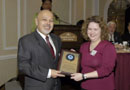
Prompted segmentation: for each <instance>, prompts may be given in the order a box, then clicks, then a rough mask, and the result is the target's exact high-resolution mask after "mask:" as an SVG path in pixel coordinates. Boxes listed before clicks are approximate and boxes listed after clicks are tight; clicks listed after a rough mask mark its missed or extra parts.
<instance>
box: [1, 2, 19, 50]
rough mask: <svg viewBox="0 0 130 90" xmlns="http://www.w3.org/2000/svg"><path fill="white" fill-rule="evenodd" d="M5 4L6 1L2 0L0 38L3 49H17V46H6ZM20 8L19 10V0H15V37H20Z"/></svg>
mask: <svg viewBox="0 0 130 90" xmlns="http://www.w3.org/2000/svg"><path fill="white" fill-rule="evenodd" d="M5 6H6V3H5V0H2V9H3V10H2V13H3V17H2V26H3V28H2V33H3V34H2V35H3V36H2V38H3V49H4V50H16V49H17V46H8V47H7V44H6V10H5V8H6V7H5ZM20 12H21V10H20V0H17V35H18V37H17V39H19V38H20V35H21V33H20V26H21V25H20V24H21V23H20V22H21V16H20V15H21V13H20Z"/></svg>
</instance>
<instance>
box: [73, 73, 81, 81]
mask: <svg viewBox="0 0 130 90" xmlns="http://www.w3.org/2000/svg"><path fill="white" fill-rule="evenodd" d="M71 79H73V80H75V81H81V80H83V77H82V73H74V74H71Z"/></svg>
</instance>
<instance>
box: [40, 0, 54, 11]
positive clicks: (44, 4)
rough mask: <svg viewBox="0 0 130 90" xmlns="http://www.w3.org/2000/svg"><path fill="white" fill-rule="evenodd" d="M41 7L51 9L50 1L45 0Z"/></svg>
mask: <svg viewBox="0 0 130 90" xmlns="http://www.w3.org/2000/svg"><path fill="white" fill-rule="evenodd" d="M42 8H43V9H47V10H50V11H51V8H52V3H51V2H50V1H49V0H46V1H45V2H44V3H42Z"/></svg>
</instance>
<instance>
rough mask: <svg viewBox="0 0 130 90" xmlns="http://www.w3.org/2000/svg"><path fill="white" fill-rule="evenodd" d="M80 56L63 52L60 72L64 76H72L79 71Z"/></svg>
mask: <svg viewBox="0 0 130 90" xmlns="http://www.w3.org/2000/svg"><path fill="white" fill-rule="evenodd" d="M79 60H80V54H79V53H77V52H73V51H69V50H62V52H61V55H60V60H59V63H58V70H59V71H61V73H62V74H64V75H67V76H70V74H72V73H77V72H78V71H79V65H80V61H79Z"/></svg>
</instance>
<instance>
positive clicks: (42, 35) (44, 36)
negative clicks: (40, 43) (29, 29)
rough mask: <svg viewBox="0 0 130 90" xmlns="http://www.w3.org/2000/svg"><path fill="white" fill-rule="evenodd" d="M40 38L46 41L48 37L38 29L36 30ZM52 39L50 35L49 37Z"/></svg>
mask: <svg viewBox="0 0 130 90" xmlns="http://www.w3.org/2000/svg"><path fill="white" fill-rule="evenodd" d="M36 31H37V32H38V33H39V34H40V36H41V37H42V38H43V39H44V40H45V39H46V35H44V34H42V33H41V32H40V31H39V30H38V29H37V30H36ZM47 36H48V37H49V38H50V35H47Z"/></svg>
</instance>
